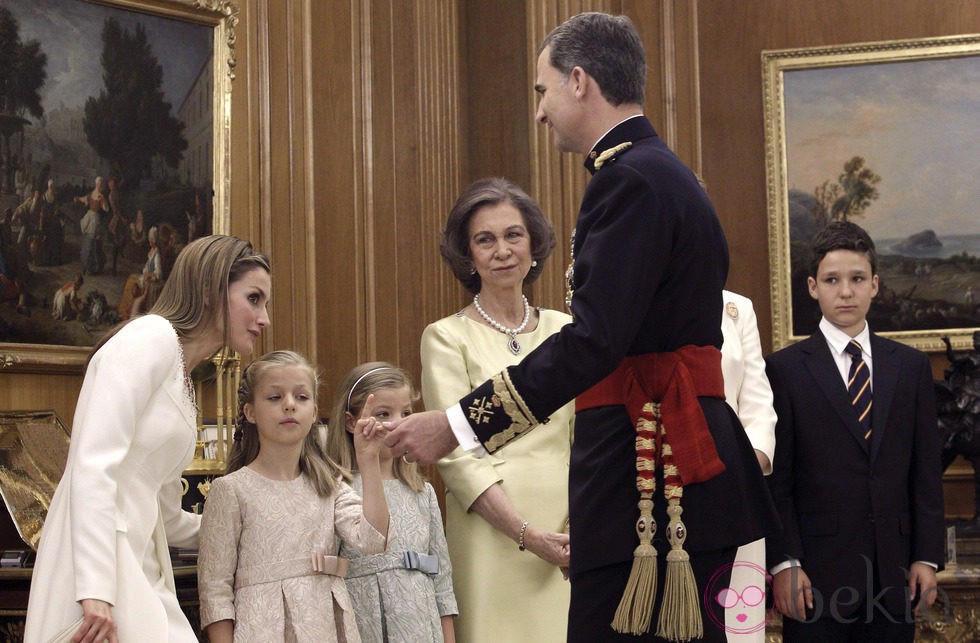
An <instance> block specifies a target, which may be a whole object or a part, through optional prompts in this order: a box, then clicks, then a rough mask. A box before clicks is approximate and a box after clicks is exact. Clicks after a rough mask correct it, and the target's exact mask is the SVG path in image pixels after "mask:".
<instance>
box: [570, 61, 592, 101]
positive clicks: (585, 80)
mask: <svg viewBox="0 0 980 643" xmlns="http://www.w3.org/2000/svg"><path fill="white" fill-rule="evenodd" d="M591 78H592V77H591V76H589V73H588V72H587V71H585V69H583V68H582V67H579V66H578V65H576V66H575V67H572V71H570V72H569V73H568V82H569V83H570V87H571V90H572V93H573V94H575V98H584V97H585V95H586V93H588V87H589V80H590V79H591Z"/></svg>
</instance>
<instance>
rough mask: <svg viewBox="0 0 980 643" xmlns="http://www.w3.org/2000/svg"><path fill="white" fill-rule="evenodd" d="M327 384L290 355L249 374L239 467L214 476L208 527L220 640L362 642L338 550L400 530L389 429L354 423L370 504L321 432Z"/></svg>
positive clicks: (213, 615)
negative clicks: (394, 510) (387, 484)
mask: <svg viewBox="0 0 980 643" xmlns="http://www.w3.org/2000/svg"><path fill="white" fill-rule="evenodd" d="M317 388H318V387H317V376H316V371H315V370H314V369H313V367H312V366H311V365H310V364H309V362H307V361H306V360H305V359H304V358H303V357H301V356H300V355H298V354H296V353H293V352H291V351H277V352H273V353H269V354H268V355H265V356H264V357H261V358H259V359H258V360H256V361H255V362H253V363H252V364H250V365H249V366H248V368H246V369H245V372H244V373H243V374H242V383H241V386H240V387H239V390H238V402H239V408H240V413H239V417H238V422H237V424H238V428H237V430H236V432H235V443H234V446H233V447H232V451H231V455H230V457H229V462H228V474H227V475H225V476H223V477H221V478H218V479H217V480H215V481H214V484H213V486H212V487H211V491H210V493H209V494H208V499H207V502H206V504H205V507H204V517H203V519H202V523H201V546H200V557H199V560H198V589H199V595H200V600H201V625H202V626H203V627H205V628H207V633H208V637H209V639H210V641H211V643H220V642H224V641H297V642H305V641H309V642H311V643H312V642H317V643H319V642H322V641H343V642H346V643H357V642H358V641H360V637H359V636H358V633H357V625H356V624H355V620H354V613H353V610H352V608H351V602H350V597H349V596H348V594H347V587H346V586H345V584H344V576H345V574H346V562H347V561H346V560H344V559H343V558H339V557H338V556H337V555H336V554H337V547H338V543H339V541H340V539H341V538H343V540H344V541H345V542H347V543H350V544H351V545H352V546H353V548H355V549H357V550H360V551H363V552H370V553H375V552H383V551H384V550H385V544H386V540H387V538H388V537H389V535H394V532H393V530H392V531H390V532H389V518H388V508H387V506H386V505H385V496H384V490H383V488H382V482H381V465H380V459H379V452H380V450H381V449H382V448H383V445H382V444H381V437H382V436H383V434H384V431H383V429H382V428H381V423H380V422H378V421H377V420H375V419H374V418H373V417H370V416H364V417H360V418H359V419H358V420H357V421H356V422H355V423H354V424H353V425H352V429H353V432H354V434H353V439H352V443H353V446H354V451H355V457H356V461H357V466H358V469H359V470H360V471H361V474H362V480H363V485H362V486H361V489H360V491H361V494H362V496H363V505H362V501H361V497H359V496H358V494H357V493H355V492H354V491H353V490H352V489H351V488H350V486H348V485H347V484H346V483H344V482H342V481H341V480H340V479H339V476H340V474H341V471H340V468H339V467H338V466H337V464H336V463H334V462H332V461H331V460H330V459H329V458H328V457H327V456H326V455H325V454H324V453H323V450H322V449H321V447H320V443H319V440H318V439H317V434H316V432H314V431H312V429H313V426H314V424H315V423H316V422H317V406H316V393H317ZM325 600H328V601H330V602H331V603H332V605H329V606H325V605H324V601H325Z"/></svg>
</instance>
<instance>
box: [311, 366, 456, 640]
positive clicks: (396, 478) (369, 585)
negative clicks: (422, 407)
mask: <svg viewBox="0 0 980 643" xmlns="http://www.w3.org/2000/svg"><path fill="white" fill-rule="evenodd" d="M417 399H418V393H417V392H416V391H415V389H414V388H413V387H412V383H411V381H410V379H409V377H408V375H407V374H406V373H405V372H404V371H403V370H402V369H400V368H397V367H395V366H393V365H391V364H388V363H386V362H368V363H366V364H362V365H360V366H358V367H356V368H354V369H352V370H351V371H350V372H349V373H347V375H346V376H345V377H344V379H343V381H342V382H341V385H340V387H339V390H338V392H337V397H336V400H335V402H334V406H333V410H332V413H331V415H330V430H329V431H328V435H327V453H328V454H329V456H330V457H331V458H332V459H334V460H335V461H336V462H338V463H339V464H340V465H341V466H343V467H344V468H345V469H347V470H348V471H351V472H352V473H351V474H348V477H347V480H348V481H349V482H350V483H351V486H353V487H354V489H355V490H360V489H361V488H362V486H363V483H364V478H363V476H364V473H365V472H364V471H363V470H361V468H360V462H359V461H357V459H356V458H355V455H356V451H355V440H356V435H357V423H358V422H359V421H361V420H358V418H362V419H363V418H374V419H376V420H377V421H378V422H379V423H380V422H387V421H390V420H393V419H396V418H402V417H405V416H406V415H409V414H411V412H412V403H413V402H414V401H415V400H417ZM381 476H382V478H384V492H385V496H386V497H387V500H388V506H389V507H390V510H391V521H392V532H394V533H395V534H396V535H393V536H392V538H391V539H390V540H389V546H388V550H387V551H386V552H384V553H382V554H362V553H360V552H358V551H357V550H356V549H355V548H354V546H353V545H355V543H348V542H346V540H345V541H344V542H343V543H341V546H340V555H341V556H344V557H349V558H350V570H349V571H348V574H347V589H348V591H349V592H350V595H351V600H352V601H353V603H354V612H355V614H356V615H357V627H358V629H359V630H360V634H361V640H362V641H364V642H365V643H368V642H370V643H382V642H387V641H413V642H417V643H429V642H433V643H438V642H441V641H448V642H454V641H455V640H456V638H455V633H454V629H453V617H454V616H455V615H456V614H457V613H458V612H457V609H456V597H455V595H454V594H453V585H452V566H451V565H450V563H449V549H448V547H447V545H446V535H445V533H444V532H443V529H442V514H441V512H440V511H439V504H438V501H437V500H436V494H435V491H434V490H433V488H432V485H430V484H429V483H428V482H426V481H425V480H424V479H423V478H422V475H421V473H420V472H419V469H418V465H416V464H415V463H411V462H407V461H404V460H402V459H401V458H393V457H392V454H391V451H390V450H389V449H388V448H387V447H383V448H382V449H381Z"/></svg>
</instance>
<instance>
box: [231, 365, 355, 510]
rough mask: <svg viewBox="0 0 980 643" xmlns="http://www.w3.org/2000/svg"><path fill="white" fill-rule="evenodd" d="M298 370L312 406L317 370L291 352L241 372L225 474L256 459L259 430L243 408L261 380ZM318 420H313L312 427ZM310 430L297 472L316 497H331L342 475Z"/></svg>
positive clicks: (317, 384)
mask: <svg viewBox="0 0 980 643" xmlns="http://www.w3.org/2000/svg"><path fill="white" fill-rule="evenodd" d="M289 366H297V367H299V368H300V369H302V370H303V371H305V372H306V373H307V374H308V375H309V377H310V391H311V393H312V395H313V403H314V404H316V401H317V391H318V390H319V388H320V377H319V375H318V374H317V370H316V368H314V367H313V365H312V364H310V362H309V361H308V360H307V359H306V358H305V357H303V356H302V355H300V354H299V353H296V352H294V351H272V352H271V353H266V354H265V355H263V356H262V357H260V358H258V359H257V360H255V361H254V362H252V363H251V364H249V365H248V366H247V367H246V368H245V370H244V371H243V372H242V379H241V382H240V383H239V385H238V417H237V418H236V420H235V436H234V437H235V439H234V442H233V443H232V446H231V450H230V452H229V454H228V467H227V473H231V472H232V471H237V470H239V469H241V468H242V467H244V466H247V465H248V464H249V463H251V462H252V461H253V460H255V458H257V457H258V455H259V450H260V446H261V445H260V442H259V429H258V427H257V426H256V425H255V423H254V422H249V420H248V418H246V417H245V405H246V404H253V403H254V402H255V390H256V389H257V388H258V386H259V384H260V383H261V382H262V377H263V376H264V375H265V374H266V373H268V372H269V371H270V370H272V369H275V368H284V367H289ZM316 422H317V419H316V418H314V423H316ZM313 428H314V427H313V426H311V427H310V430H309V432H308V433H307V434H306V440H305V441H304V442H303V449H302V451H301V452H300V457H299V470H300V471H301V472H302V473H303V474H305V475H306V476H307V477H308V478H309V479H310V482H311V483H312V484H313V488H314V489H316V491H317V494H318V495H320V496H323V497H326V496H330V495H331V494H333V493H334V492H335V491H336V490H337V480H338V479H340V477H341V474H342V471H341V469H340V467H339V466H338V465H337V463H335V462H334V461H333V460H331V459H330V457H329V456H327V454H326V453H325V452H324V451H323V447H322V446H321V445H320V440H319V432H318V431H314V430H313Z"/></svg>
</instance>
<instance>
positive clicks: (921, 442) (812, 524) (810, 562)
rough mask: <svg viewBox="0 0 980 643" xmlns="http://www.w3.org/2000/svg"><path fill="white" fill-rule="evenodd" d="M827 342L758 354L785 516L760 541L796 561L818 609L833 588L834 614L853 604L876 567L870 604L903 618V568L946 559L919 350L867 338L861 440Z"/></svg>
mask: <svg viewBox="0 0 980 643" xmlns="http://www.w3.org/2000/svg"><path fill="white" fill-rule="evenodd" d="M830 350H831V349H830V347H829V345H828V344H827V340H826V339H825V337H824V335H823V333H821V332H819V331H818V332H817V333H816V334H814V335H813V336H811V337H809V338H808V339H806V340H804V341H801V342H799V343H798V344H795V345H793V346H790V347H788V348H785V349H783V350H781V351H778V352H776V353H774V354H773V355H771V356H769V358H767V360H766V362H767V369H766V372H767V374H768V375H769V381H770V382H771V383H772V389H773V395H774V399H775V407H776V414H777V416H778V421H777V423H776V453H775V458H774V462H773V472H772V475H771V476H770V477H769V479H768V482H769V486H770V489H771V490H772V494H773V499H774V501H775V502H776V507H777V510H778V511H779V515H780V518H781V519H782V523H783V530H782V531H781V532H780V533H778V534H777V535H775V536H772V537H769V538H767V539H766V552H767V564H768V566H769V567H770V568H771V567H774V566H775V565H777V564H778V563H780V562H783V561H784V560H786V559H788V558H797V559H799V560H800V561H801V562H802V565H803V570H804V571H805V572H806V573H807V575H808V576H809V577H810V580H811V582H812V584H813V587H814V588H815V589H817V590H818V591H819V593H820V596H821V599H822V605H821V607H822V611H823V614H822V615H823V616H829V615H830V614H829V607H830V605H829V604H828V602H829V601H831V598H832V596H833V594H834V592H843V593H838V599H837V603H838V608H837V610H838V613H839V614H841V615H846V614H848V613H849V612H852V611H853V610H854V609H856V608H857V607H858V606H859V605H860V604H861V602H863V600H864V598H865V597H866V596H867V594H868V591H869V589H870V588H871V587H873V586H874V583H873V580H874V578H873V576H871V575H870V574H872V573H873V572H872V571H871V570H873V569H877V574H878V581H879V587H880V588H887V591H886V592H885V594H884V596H883V597H882V598H880V599H879V602H880V603H881V604H882V605H884V606H885V607H886V609H888V610H889V611H890V612H892V613H893V614H902V613H903V612H904V609H905V605H906V603H907V601H906V599H905V591H904V588H905V587H906V586H907V582H908V581H907V576H906V570H907V569H908V568H909V565H910V564H911V563H913V562H915V561H927V562H932V563H936V564H939V565H940V566H941V565H942V563H943V558H944V555H943V541H944V536H943V493H942V470H941V467H940V464H939V454H940V442H939V430H938V427H937V423H936V403H935V395H934V392H933V382H932V371H931V369H930V367H929V360H928V358H927V357H926V356H925V355H924V354H923V353H921V352H919V351H917V350H914V349H912V348H909V347H908V346H905V345H903V344H899V343H897V342H893V341H891V340H888V339H884V338H882V337H879V336H877V335H874V334H872V335H871V356H872V392H873V400H874V402H873V410H872V424H871V428H872V434H871V435H872V438H871V443H870V444H867V443H866V441H865V440H864V439H863V436H862V431H861V429H860V427H859V426H858V422H857V415H856V413H855V412H854V409H853V407H852V406H851V404H850V400H849V398H848V394H847V388H846V386H845V384H844V382H843V379H842V378H841V376H840V372H839V371H838V369H837V365H836V364H835V362H834V359H833V356H832V355H831V353H830ZM841 588H845V589H841ZM846 588H854V591H855V592H856V593H855V594H853V595H852V594H851V591H850V590H849V589H846ZM852 598H853V599H854V600H853V601H852ZM844 601H846V602H848V603H851V602H853V603H854V604H853V605H842V604H841V603H842V602H844ZM815 608H816V606H815Z"/></svg>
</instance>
